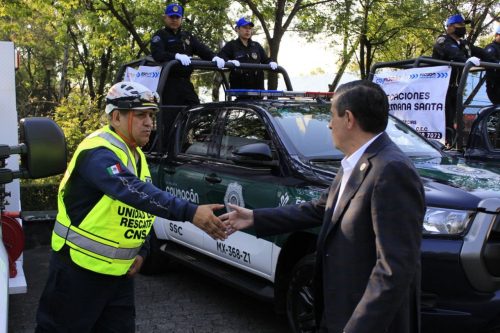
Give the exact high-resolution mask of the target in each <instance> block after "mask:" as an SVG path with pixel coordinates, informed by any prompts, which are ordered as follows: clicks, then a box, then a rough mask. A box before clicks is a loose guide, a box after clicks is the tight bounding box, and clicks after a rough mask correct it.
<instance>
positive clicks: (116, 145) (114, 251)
mask: <svg viewBox="0 0 500 333" xmlns="http://www.w3.org/2000/svg"><path fill="white" fill-rule="evenodd" d="M97 147H105V148H108V149H109V150H111V151H112V152H114V153H115V154H116V156H118V158H119V159H120V161H121V162H122V163H123V165H126V166H127V169H129V171H130V172H132V173H134V174H135V175H137V166H136V162H135V159H134V158H133V154H132V152H131V151H130V149H129V148H128V146H127V145H126V144H125V142H124V141H123V140H122V139H121V138H120V137H119V136H118V135H117V134H116V133H115V132H113V131H112V130H111V129H110V128H109V126H106V127H104V128H102V129H100V130H98V131H96V132H94V133H92V134H90V135H89V136H88V137H86V138H85V139H84V140H83V141H82V142H81V143H80V145H79V146H78V148H77V150H76V152H75V154H74V156H73V158H72V159H71V162H70V163H69V165H68V168H67V170H66V173H65V174H64V177H63V179H62V181H61V184H60V185H59V193H58V198H57V201H58V202H57V206H58V213H57V219H56V223H55V225H54V230H53V232H52V249H53V250H54V251H59V250H60V249H61V248H62V247H63V245H64V244H66V245H68V246H69V253H70V256H71V259H72V261H73V262H74V263H75V264H77V265H79V266H81V267H83V268H86V269H88V270H91V271H94V272H97V273H101V274H107V275H117V276H119V275H124V274H126V273H127V271H128V269H129V268H130V266H131V265H132V263H133V262H134V259H135V257H136V255H137V253H138V252H139V250H140V249H141V247H142V245H143V244H144V241H145V239H146V236H147V235H148V233H149V231H150V229H151V226H152V225H153V222H154V216H153V215H151V214H148V213H146V212H143V211H140V210H138V209H135V208H133V207H131V206H129V205H127V204H125V203H123V202H120V201H118V200H115V199H113V198H111V197H109V196H108V195H106V194H104V195H103V197H102V198H101V199H100V200H99V201H98V202H97V204H96V205H95V206H94V207H93V208H92V209H91V210H90V212H89V213H88V214H87V215H86V216H85V218H84V219H83V221H82V222H81V223H80V225H78V226H75V225H72V224H71V220H70V218H69V216H68V214H67V212H66V207H65V204H64V191H65V188H66V185H67V182H68V180H69V179H70V176H71V174H72V172H73V170H74V169H75V164H76V161H77V159H78V156H79V155H80V153H81V152H82V151H84V150H88V149H93V148H97ZM137 151H138V152H139V155H140V159H141V174H140V175H137V176H138V177H139V179H140V180H142V181H146V179H150V173H149V168H148V166H147V163H146V158H145V156H144V154H143V153H142V151H141V150H140V149H137ZM119 167H120V165H119V164H118V165H116V166H110V167H109V168H108V169H107V170H106V171H107V172H109V173H117V172H119V170H118V169H119Z"/></svg>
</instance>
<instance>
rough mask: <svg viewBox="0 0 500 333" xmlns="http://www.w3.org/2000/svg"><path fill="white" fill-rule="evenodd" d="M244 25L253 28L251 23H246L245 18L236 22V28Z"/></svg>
mask: <svg viewBox="0 0 500 333" xmlns="http://www.w3.org/2000/svg"><path fill="white" fill-rule="evenodd" d="M245 25H249V26H251V27H252V28H253V23H252V21H248V20H247V19H246V18H244V17H241V18H240V19H239V20H238V21H236V27H237V28H239V27H244V26H245Z"/></svg>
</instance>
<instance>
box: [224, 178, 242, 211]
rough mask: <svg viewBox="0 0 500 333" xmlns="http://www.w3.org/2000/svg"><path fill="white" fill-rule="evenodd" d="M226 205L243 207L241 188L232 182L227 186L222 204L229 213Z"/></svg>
mask: <svg viewBox="0 0 500 333" xmlns="http://www.w3.org/2000/svg"><path fill="white" fill-rule="evenodd" d="M228 203H230V204H233V205H236V206H240V207H245V201H244V200H243V188H242V187H241V185H240V184H238V183H236V182H234V183H230V184H229V185H228V186H227V189H226V194H225V195H224V204H225V205H226V209H227V211H228V212H230V211H231V209H230V208H229V206H228V205H227V204H228Z"/></svg>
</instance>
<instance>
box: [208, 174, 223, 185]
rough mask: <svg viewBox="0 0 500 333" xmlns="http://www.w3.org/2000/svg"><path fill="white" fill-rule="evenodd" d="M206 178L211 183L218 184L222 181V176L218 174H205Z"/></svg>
mask: <svg viewBox="0 0 500 333" xmlns="http://www.w3.org/2000/svg"><path fill="white" fill-rule="evenodd" d="M205 180H206V181H207V182H209V183H213V184H217V183H220V182H221V181H222V178H220V177H217V175H216V174H211V175H207V176H205Z"/></svg>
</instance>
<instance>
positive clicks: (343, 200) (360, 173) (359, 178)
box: [328, 154, 371, 232]
mask: <svg viewBox="0 0 500 333" xmlns="http://www.w3.org/2000/svg"><path fill="white" fill-rule="evenodd" d="M370 167H371V164H370V161H369V160H368V158H367V156H366V154H363V156H362V157H361V158H360V159H359V161H358V163H357V164H356V166H355V167H354V169H353V170H352V173H351V177H349V180H348V181H347V184H346V186H345V188H344V192H343V193H342V196H341V197H340V200H339V203H338V205H337V208H336V209H335V211H334V212H333V215H332V219H331V222H330V227H329V229H328V232H330V230H332V229H333V228H334V227H335V225H336V224H337V223H338V221H339V220H340V217H341V216H342V215H343V214H344V211H345V209H346V208H347V205H348V203H349V202H350V201H351V199H352V197H353V196H354V194H356V192H357V191H358V189H359V187H360V186H361V183H362V182H363V180H364V179H365V177H366V175H367V174H368V171H369V170H370Z"/></svg>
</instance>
